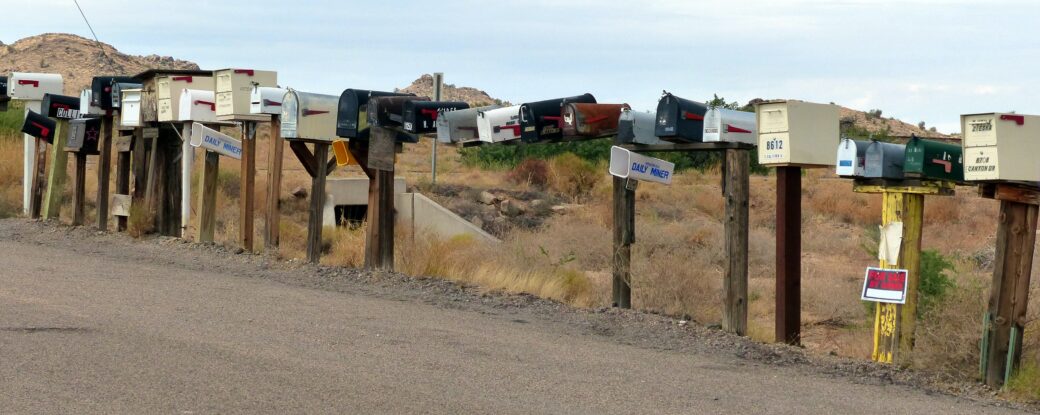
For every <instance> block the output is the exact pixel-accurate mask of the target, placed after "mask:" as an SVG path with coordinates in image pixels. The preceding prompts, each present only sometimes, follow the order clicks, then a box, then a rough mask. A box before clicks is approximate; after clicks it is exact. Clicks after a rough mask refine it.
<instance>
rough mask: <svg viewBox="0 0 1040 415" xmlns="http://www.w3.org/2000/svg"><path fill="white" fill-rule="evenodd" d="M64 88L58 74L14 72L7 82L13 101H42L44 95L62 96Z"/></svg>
mask: <svg viewBox="0 0 1040 415" xmlns="http://www.w3.org/2000/svg"><path fill="white" fill-rule="evenodd" d="M62 86H63V82H62V79H61V75H58V74H53V73H27V72H13V73H11V77H10V78H8V80H7V95H8V96H10V97H11V99H19V100H26V101H40V100H42V99H43V95H44V94H61V93H62Z"/></svg>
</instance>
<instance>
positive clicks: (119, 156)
mask: <svg viewBox="0 0 1040 415" xmlns="http://www.w3.org/2000/svg"><path fill="white" fill-rule="evenodd" d="M123 81H126V79H122V78H117V79H114V80H112V83H111V88H112V90H111V94H112V109H113V111H114V112H115V113H117V114H118V115H114V116H113V124H115V125H116V127H117V128H116V129H117V130H118V131H119V134H117V135H116V136H115V141H114V142H113V146H114V148H115V152H116V192H115V193H114V194H113V195H112V216H115V217H116V231H117V232H125V231H126V230H127V226H128V220H129V217H130V206H131V205H132V204H133V197H132V195H131V194H130V157H131V156H130V154H131V151H132V150H133V148H134V147H133V145H134V142H135V141H139V140H140V139H141V138H140V134H141V129H140V128H138V127H137V126H124V125H123V110H122V107H123V105H122V102H123V90H135V91H137V92H136V93H132V94H131V95H132V96H134V97H137V98H140V90H141V87H142V85H141V84H140V83H137V82H123ZM135 104H136V105H135ZM127 106H128V107H130V108H129V111H136V114H135V115H137V116H140V100H139V99H138V100H137V101H134V102H132V103H129V104H128V105H127Z"/></svg>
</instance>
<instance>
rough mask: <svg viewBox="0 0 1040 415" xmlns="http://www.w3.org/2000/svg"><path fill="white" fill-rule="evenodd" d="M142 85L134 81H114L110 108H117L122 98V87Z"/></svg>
mask: <svg viewBox="0 0 1040 415" xmlns="http://www.w3.org/2000/svg"><path fill="white" fill-rule="evenodd" d="M142 87H143V85H141V84H139V83H135V82H116V83H113V84H112V108H119V107H120V102H121V100H122V98H123V90H124V89H134V88H142Z"/></svg>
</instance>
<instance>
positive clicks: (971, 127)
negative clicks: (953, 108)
mask: <svg viewBox="0 0 1040 415" xmlns="http://www.w3.org/2000/svg"><path fill="white" fill-rule="evenodd" d="M961 131H962V132H963V134H964V139H963V140H962V141H961V145H962V146H963V147H964V180H968V181H977V180H1001V181H1028V182H1035V181H1040V157H1038V155H1040V116H1036V115H1023V114H1008V113H999V112H992V113H987V114H969V115H961Z"/></svg>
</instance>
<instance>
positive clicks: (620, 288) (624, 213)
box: [611, 177, 636, 308]
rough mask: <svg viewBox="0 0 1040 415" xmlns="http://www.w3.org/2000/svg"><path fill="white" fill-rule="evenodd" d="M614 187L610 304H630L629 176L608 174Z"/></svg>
mask: <svg viewBox="0 0 1040 415" xmlns="http://www.w3.org/2000/svg"><path fill="white" fill-rule="evenodd" d="M612 179H613V185H614V191H613V199H614V226H613V231H614V232H613V233H614V240H613V245H614V254H613V257H612V262H611V277H612V278H611V281H612V282H611V288H612V290H611V291H612V295H611V298H612V301H611V305H613V306H614V307H618V308H631V307H632V243H634V242H635V229H636V197H635V195H636V192H635V189H630V188H629V186H628V184H629V181H630V180H629V179H623V178H620V177H612Z"/></svg>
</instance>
